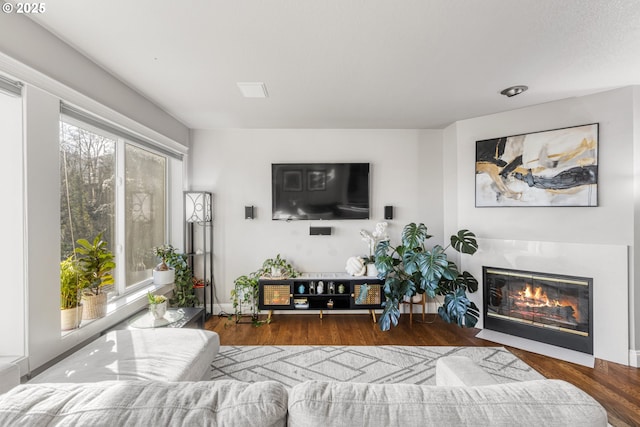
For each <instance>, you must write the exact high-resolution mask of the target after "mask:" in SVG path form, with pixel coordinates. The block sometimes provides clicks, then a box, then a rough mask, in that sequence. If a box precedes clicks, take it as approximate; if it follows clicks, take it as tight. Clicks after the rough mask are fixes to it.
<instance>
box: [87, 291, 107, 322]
mask: <svg viewBox="0 0 640 427" xmlns="http://www.w3.org/2000/svg"><path fill="white" fill-rule="evenodd" d="M82 304H83V305H84V309H83V310H82V320H91V319H99V318H101V317H104V316H106V315H107V294H106V293H104V292H102V293H100V294H98V295H82Z"/></svg>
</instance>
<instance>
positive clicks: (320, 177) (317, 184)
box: [307, 170, 327, 191]
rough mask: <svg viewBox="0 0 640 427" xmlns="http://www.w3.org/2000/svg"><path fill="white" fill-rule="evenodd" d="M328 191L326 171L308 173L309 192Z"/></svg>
mask: <svg viewBox="0 0 640 427" xmlns="http://www.w3.org/2000/svg"><path fill="white" fill-rule="evenodd" d="M326 189H327V172H326V171H324V170H313V171H307V190H308V191H325V190H326Z"/></svg>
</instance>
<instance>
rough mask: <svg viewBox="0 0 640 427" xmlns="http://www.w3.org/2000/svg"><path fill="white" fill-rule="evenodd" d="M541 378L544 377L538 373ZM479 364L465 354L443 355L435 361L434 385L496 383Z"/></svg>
mask: <svg viewBox="0 0 640 427" xmlns="http://www.w3.org/2000/svg"><path fill="white" fill-rule="evenodd" d="M540 377H541V379H542V378H544V377H542V375H540ZM497 383H498V381H496V380H495V379H494V378H493V377H492V376H491V375H490V374H489V373H488V372H487V371H485V370H484V369H482V367H481V366H480V365H478V364H477V363H476V362H474V361H473V360H471V359H470V358H469V357H466V356H445V357H441V358H439V359H438V361H437V362H436V385H460V386H477V385H492V384H497Z"/></svg>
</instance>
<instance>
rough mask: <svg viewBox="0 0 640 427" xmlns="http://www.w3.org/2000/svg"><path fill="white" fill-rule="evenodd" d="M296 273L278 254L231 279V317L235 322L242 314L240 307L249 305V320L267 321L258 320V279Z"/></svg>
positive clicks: (295, 275) (296, 274)
mask: <svg viewBox="0 0 640 427" xmlns="http://www.w3.org/2000/svg"><path fill="white" fill-rule="evenodd" d="M298 275H299V273H298V271H297V270H296V269H295V268H294V267H293V265H292V264H291V263H289V262H288V261H287V260H286V259H285V258H282V257H281V256H280V254H278V255H276V257H275V258H268V259H266V260H265V261H264V262H263V263H262V267H260V268H259V269H258V270H256V271H254V272H252V273H249V274H248V275H243V276H240V277H238V278H237V279H235V280H234V281H233V283H234V285H235V286H234V288H233V289H232V290H231V300H232V301H233V311H234V314H233V317H235V320H236V322H238V320H239V319H240V317H241V316H242V315H243V313H242V310H241V309H242V307H243V306H245V307H249V311H250V315H251V321H252V323H253V324H254V325H255V326H258V325H261V324H262V323H265V322H266V323H269V320H266V321H264V322H262V321H259V320H258V295H259V287H258V280H259V279H260V278H261V277H266V278H270V279H274V278H276V279H283V278H290V277H297V276H298ZM230 318H231V316H230Z"/></svg>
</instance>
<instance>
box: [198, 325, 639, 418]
mask: <svg viewBox="0 0 640 427" xmlns="http://www.w3.org/2000/svg"><path fill="white" fill-rule="evenodd" d="M420 320H421V319H420V316H416V317H414V323H413V324H410V323H409V316H407V315H403V316H402V317H401V319H400V324H399V325H398V327H396V328H392V329H391V330H390V331H387V332H382V331H380V329H379V327H378V325H377V324H374V323H373V322H372V321H371V317H370V316H368V315H366V314H345V315H337V314H335V315H334V314H331V315H325V316H324V318H323V319H320V318H319V317H318V316H315V315H311V314H297V315H296V314H278V315H275V316H274V317H273V321H272V322H271V323H270V324H265V325H262V326H258V327H255V326H253V325H252V324H251V323H240V324H236V323H235V322H233V321H229V320H228V319H227V318H226V317H212V318H211V319H209V320H208V321H207V323H206V329H209V330H212V331H215V332H217V333H218V334H219V335H220V343H221V345H425V346H427V345H460V346H484V347H486V346H496V345H501V344H496V343H494V342H491V341H486V340H483V339H479V338H476V337H475V335H476V334H477V333H478V330H477V329H462V328H458V327H457V326H454V325H448V324H446V323H444V322H442V321H441V320H440V319H439V318H435V317H434V315H427V319H426V320H427V321H426V322H425V323H421V322H420ZM242 321H243V322H248V319H242ZM507 348H508V349H509V350H510V351H512V352H513V353H514V354H515V355H517V356H518V357H520V358H521V359H522V360H524V361H525V362H526V363H527V364H529V365H530V366H531V367H533V368H534V369H536V370H537V371H538V372H540V373H541V374H542V375H544V376H545V377H547V378H556V379H562V380H565V381H568V382H570V383H573V384H575V385H576V386H578V387H580V388H581V389H582V390H584V391H586V392H587V393H589V394H590V395H591V396H593V397H594V398H595V399H596V400H597V401H598V402H600V403H601V404H602V405H603V406H604V407H605V408H606V409H607V412H608V415H609V423H611V424H612V425H613V426H640V369H637V368H630V367H627V366H623V365H619V364H616V363H611V362H606V361H603V360H599V359H598V360H596V366H595V368H593V369H592V368H587V367H584V366H581V365H576V364H573V363H569V362H564V361H560V360H557V359H552V358H550V357H546V356H541V355H538V354H535V353H529V352H526V351H523V350H518V349H515V348H512V347H507Z"/></svg>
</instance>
